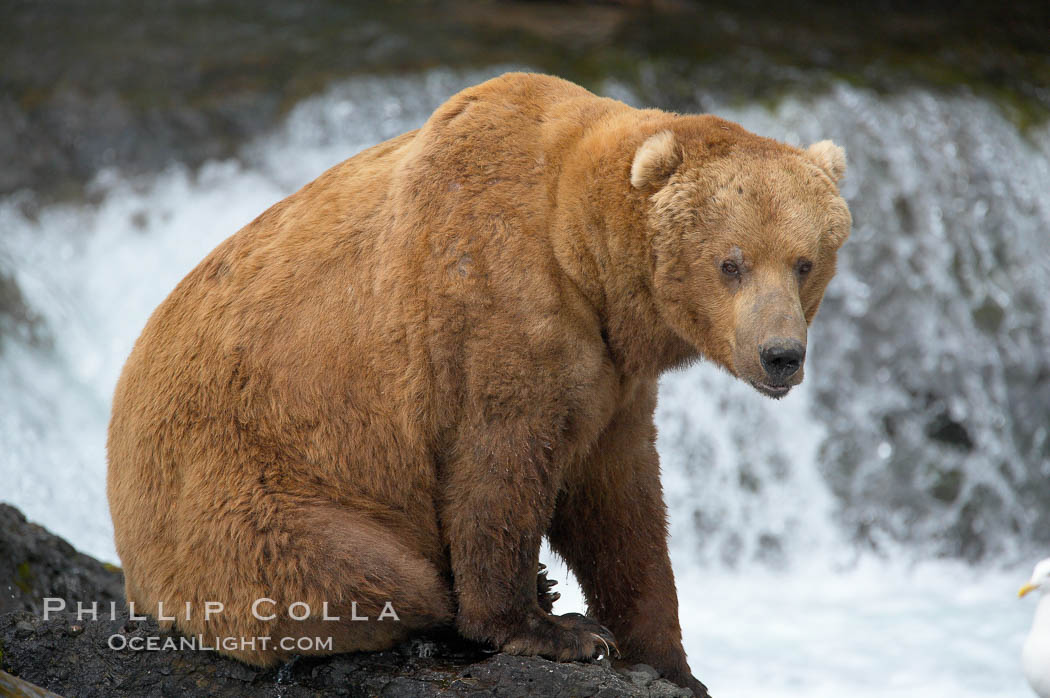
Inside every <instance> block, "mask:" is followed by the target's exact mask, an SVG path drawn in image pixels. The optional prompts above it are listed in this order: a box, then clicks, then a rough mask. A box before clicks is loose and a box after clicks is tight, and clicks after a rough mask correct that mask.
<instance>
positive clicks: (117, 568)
mask: <svg viewBox="0 0 1050 698" xmlns="http://www.w3.org/2000/svg"><path fill="white" fill-rule="evenodd" d="M102 569H104V570H106V571H107V572H116V573H117V574H120V573H122V572H123V571H124V570H122V569H121V568H120V566H119V565H114V564H113V563H112V562H103V563H102Z"/></svg>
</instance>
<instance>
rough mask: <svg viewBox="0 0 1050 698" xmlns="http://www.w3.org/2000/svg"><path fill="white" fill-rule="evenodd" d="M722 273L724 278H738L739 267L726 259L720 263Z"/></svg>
mask: <svg viewBox="0 0 1050 698" xmlns="http://www.w3.org/2000/svg"><path fill="white" fill-rule="evenodd" d="M722 273H723V274H725V275H726V276H732V277H734V278H736V277H738V276H740V267H739V266H737V263H736V262H730V261H729V260H728V259H727V260H726V261H724V262H722Z"/></svg>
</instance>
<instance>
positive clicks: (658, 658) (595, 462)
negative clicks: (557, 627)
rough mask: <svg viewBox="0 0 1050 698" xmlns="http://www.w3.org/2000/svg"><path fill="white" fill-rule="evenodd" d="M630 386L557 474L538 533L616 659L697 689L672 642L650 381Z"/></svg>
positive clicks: (678, 634) (673, 611)
mask: <svg viewBox="0 0 1050 698" xmlns="http://www.w3.org/2000/svg"><path fill="white" fill-rule="evenodd" d="M639 392H640V393H641V395H640V397H639V399H637V400H636V401H635V402H634V403H633V404H631V405H630V406H629V407H628V408H626V409H624V410H622V411H621V412H620V413H619V414H617V415H616V416H615V417H614V419H613V421H612V423H611V424H610V425H609V426H608V427H607V428H606V430H605V432H604V433H603V435H602V436H601V438H600V439H599V440H598V442H597V444H596V445H595V446H594V448H593V449H592V452H591V455H590V457H589V458H588V460H587V461H586V462H584V464H583V465H582V467H580V468H578V469H574V470H573V471H572V472H569V473H567V474H566V480H565V483H564V487H563V491H562V494H561V496H560V498H559V499H558V503H557V508H556V510H555V511H554V514H553V518H552V522H551V526H550V529H549V530H548V533H547V537H548V539H549V540H550V543H551V547H552V548H553V549H554V550H555V552H557V553H558V554H559V555H561V556H562V557H563V558H565V560H566V562H568V563H569V566H570V568H571V569H572V570H573V572H574V573H575V574H576V577H577V579H578V580H579V582H580V586H581V587H582V588H583V592H584V594H585V596H586V597H587V604H588V608H589V613H590V615H592V616H594V618H595V619H597V621H598V622H600V623H604V624H605V625H607V626H608V627H609V628H611V629H612V632H613V633H614V634H615V636H616V638H617V640H618V641H619V648H620V652H621V653H622V657H623V660H624V662H625V663H627V664H634V663H639V662H641V663H645V664H649V665H650V666H652V667H655V668H656V669H657V670H658V671H659V672H660V673H661V675H662V676H664V677H665V678H667V679H669V680H671V681H673V682H675V683H677V684H678V685H680V686H685V687H687V688H690V689H692V691H693V693H694V694H695V695H696V696H707V695H708V693H707V689H706V687H705V686H704V685H703V684H702V683H700V682H699V681H698V680H697V679H696V678H695V677H694V676H693V674H692V672H691V670H690V669H689V663H688V662H687V661H686V656H685V651H684V649H683V648H682V631H681V626H680V625H679V620H678V593H677V590H676V588H675V581H674V573H673V572H672V570H671V560H670V557H669V556H668V553H667V513H666V507H665V506H664V502H663V492H662V489H661V486H660V467H659V461H658V457H657V454H656V447H655V445H654V444H655V440H656V429H655V427H654V426H653V410H654V409H655V406H656V384H655V381H654V382H653V384H652V385H651V386H645V387H644V388H643V389H641V390H640V391H639Z"/></svg>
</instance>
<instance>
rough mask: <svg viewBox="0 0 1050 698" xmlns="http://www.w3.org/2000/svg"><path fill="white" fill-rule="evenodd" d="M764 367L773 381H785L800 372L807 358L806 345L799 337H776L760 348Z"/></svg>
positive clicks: (775, 382)
mask: <svg viewBox="0 0 1050 698" xmlns="http://www.w3.org/2000/svg"><path fill="white" fill-rule="evenodd" d="M759 356H760V357H761V359H762V368H764V369H765V370H766V375H768V376H769V379H770V381H771V382H772V383H774V384H777V383H783V382H784V381H786V380H787V379H788V378H791V376H793V375H795V374H796V373H798V370H799V369H800V368H801V367H802V362H803V361H804V360H805V358H806V345H805V344H803V343H802V342H800V341H798V340H797V339H775V340H773V341H772V342H769V343H767V344H765V345H764V346H762V348H761V349H760V350H759Z"/></svg>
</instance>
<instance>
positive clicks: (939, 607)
mask: <svg viewBox="0 0 1050 698" xmlns="http://www.w3.org/2000/svg"><path fill="white" fill-rule="evenodd" d="M504 69H506V67H504V66H499V67H492V68H488V69H482V70H469V71H457V70H450V69H434V70H430V71H425V72H420V73H412V74H407V75H399V76H386V77H368V76H362V77H357V78H353V79H350V80H348V81H344V82H340V83H338V84H336V85H334V86H332V87H330V88H329V89H328V90H327V91H326V92H324V93H322V94H320V95H318V96H315V97H312V98H309V99H306V100H304V101H302V102H300V103H299V104H298V105H297V106H295V107H294V108H293V109H291V110H290V112H289V113H288V114H287V117H286V118H285V119H284V121H283V122H282V123H281V125H280V126H279V127H278V128H276V129H274V130H272V131H270V132H268V133H266V134H265V135H263V136H259V137H257V138H255V139H254V140H252V141H251V142H249V143H248V144H246V145H244V146H243V148H242V149H241V151H240V152H239V154H238V157H237V158H236V159H228V160H212V161H208V162H206V163H205V164H204V165H203V166H201V167H199V168H193V169H191V168H188V167H186V166H184V165H180V164H179V163H178V162H174V163H173V164H172V165H170V166H169V167H168V168H167V169H165V170H163V171H161V172H159V173H157V174H155V175H151V176H147V177H143V176H137V175H136V176H130V175H128V174H126V173H124V172H122V171H121V170H120V169H117V168H110V169H103V170H101V171H99V172H98V174H97V175H96V176H95V177H94V178H93V180H92V181H91V183H90V185H89V196H88V199H89V200H88V201H87V202H84V201H80V202H74V203H69V202H66V203H62V202H56V203H47V204H39V203H35V202H32V201H31V200H30V199H29V198H27V197H26V196H25V195H24V194H12V195H9V196H8V197H7V198H5V199H2V200H0V230H2V231H3V234H2V236H0V272H3V275H0V281H3V282H4V283H3V284H2V285H0V293H4V292H6V293H8V294H14V295H17V298H18V302H19V303H18V306H19V307H20V308H22V310H21V311H20V317H17V318H12V317H11V316H3V315H0V322H6V323H7V325H6V326H5V328H6V331H5V332H4V333H3V336H2V337H0V340H2V344H0V385H2V386H4V388H3V389H2V390H0V442H2V443H3V448H2V450H0V480H2V481H3V482H4V487H3V488H2V489H0V493H2V494H0V496H2V498H3V499H4V500H5V501H9V502H11V503H13V504H15V505H17V506H18V507H20V508H21V509H22V510H23V511H24V512H25V513H26V515H27V516H28V517H29V518H30V519H31V520H34V521H36V522H38V523H40V524H42V525H44V526H47V527H48V528H50V529H52V530H53V531H55V532H56V533H58V534H60V535H62V536H64V537H66V538H67V539H69V540H70V541H71V542H72V543H73V544H74V545H76V546H77V547H78V548H80V549H82V550H84V551H86V552H88V553H90V554H93V555H95V556H98V557H100V558H102V559H105V560H111V561H114V562H116V561H117V557H116V553H115V551H114V549H113V543H112V529H111V526H110V523H109V515H108V509H107V506H106V498H105V450H104V445H105V430H106V423H107V419H108V410H109V404H110V400H111V393H112V390H113V387H114V384H115V382H116V379H117V376H118V374H119V371H120V368H121V365H122V363H123V361H124V359H125V358H126V356H127V354H128V353H129V351H130V349H131V346H132V343H133V342H134V340H135V338H136V337H137V335H138V333H139V332H140V331H141V329H142V326H143V325H144V323H145V321H146V319H147V317H148V316H149V314H150V312H151V311H152V310H153V308H154V307H156V305H157V304H158V303H159V302H160V301H161V300H162V299H163V298H164V297H165V295H166V294H167V293H168V292H169V291H170V290H171V289H172V288H173V287H174V285H175V284H176V283H177V282H178V281H179V280H180V279H181V278H182V277H183V276H184V275H185V274H186V273H187V272H188V271H189V270H190V269H191V268H192V267H193V266H194V265H195V264H196V263H197V262H198V261H199V260H200V259H201V258H202V257H203V256H204V255H205V254H206V253H207V252H208V251H210V250H211V249H212V248H213V247H214V246H215V245H217V244H218V243H219V242H220V241H221V240H223V239H224V238H225V237H227V236H228V235H230V234H232V233H233V232H234V231H236V230H237V229H238V228H239V227H240V226H242V225H243V224H245V223H246V222H248V221H249V220H251V219H252V218H253V217H254V216H255V215H257V214H258V213H259V212H261V211H262V210H264V209H265V208H266V207H268V206H269V205H271V204H272V203H274V202H276V201H277V200H279V199H280V198H282V197H284V196H286V195H287V194H289V193H290V192H292V191H294V190H295V189H296V188H298V187H299V186H301V185H302V184H304V183H306V182H308V181H310V180H311V179H313V178H314V177H316V176H317V175H319V174H320V173H321V172H322V171H323V170H324V169H326V168H327V167H329V166H331V165H333V164H335V163H337V162H339V161H341V160H343V159H345V158H347V157H349V156H351V155H353V154H354V153H355V152H357V151H359V150H361V149H362V148H365V147H367V146H370V145H372V144H374V143H377V142H379V141H382V140H384V139H386V138H389V137H392V136H394V135H397V134H399V133H401V132H404V131H406V130H408V129H411V128H415V127H417V126H418V125H420V124H421V123H422V122H423V121H424V120H425V118H426V117H427V115H428V114H429V113H430V111H431V110H432V109H433V108H434V107H436V106H437V105H438V104H440V103H441V102H442V101H443V100H444V99H445V98H447V97H448V96H449V95H451V94H452V93H453V92H455V91H456V90H458V89H460V88H462V87H464V86H467V85H469V84H472V83H475V82H478V81H480V80H482V79H484V78H486V77H489V76H491V75H495V74H498V73H499V72H502V71H503V70H504ZM601 91H602V92H604V93H605V94H608V95H610V96H614V97H616V98H619V99H622V100H624V101H627V102H629V103H633V104H636V105H639V106H641V105H642V102H643V101H644V99H643V97H641V96H639V95H638V94H637V92H636V90H635V89H634V88H632V87H631V86H629V85H627V84H625V83H619V82H616V81H613V80H608V81H606V82H605V83H604V84H603V85H602V86H601ZM683 99H684V101H685V102H686V103H687V104H690V103H691V104H693V105H696V106H694V109H695V108H697V106H698V107H702V108H703V110H706V111H711V112H713V113H717V114H719V115H720V116H723V117H726V118H729V119H732V120H735V121H739V122H740V123H742V124H743V125H744V126H745V127H746V128H748V129H750V130H752V131H755V132H757V133H759V134H762V135H766V136H771V137H774V138H778V139H780V140H784V141H787V142H789V143H792V144H796V145H806V144H809V143H811V142H813V141H817V140H821V139H823V138H831V139H833V140H835V141H836V142H837V143H839V144H841V145H843V146H844V147H845V149H846V152H847V155H848V158H849V171H848V173H847V178H846V180H845V181H844V182H843V185H842V192H843V195H844V196H845V197H846V199H847V200H848V201H849V203H850V207H851V210H852V212H853V216H854V229H853V233H852V236H851V239H850V240H849V241H848V242H847V244H846V246H845V247H844V248H843V251H842V252H841V254H840V270H839V273H838V275H837V276H836V278H835V279H834V280H833V282H832V284H831V286H830V288H829V289H828V293H827V296H826V299H825V301H824V305H823V306H822V309H821V312H820V313H819V315H818V317H817V320H816V322H815V323H814V326H813V329H812V331H811V338H810V348H809V360H808V362H807V370H806V375H807V378H806V382H805V384H804V385H803V386H802V387H801V388H800V389H798V390H796V391H795V392H793V393H792V394H791V395H790V396H789V397H787V398H786V399H784V400H782V401H778V402H774V401H770V400H768V399H766V398H763V397H762V396H760V395H758V394H757V393H756V392H755V391H754V390H752V389H751V388H749V387H747V386H745V385H742V384H739V383H738V382H736V381H734V380H733V379H731V378H730V377H729V376H727V375H725V374H724V373H722V372H720V371H718V370H717V369H715V368H713V367H712V366H709V365H706V364H703V363H701V364H698V365H695V366H693V367H691V368H689V369H687V370H684V371H680V372H676V373H673V374H669V375H667V376H666V377H665V378H664V379H663V382H662V386H661V395H660V404H659V408H658V425H659V430H660V432H659V442H658V447H659V450H660V453H661V457H662V462H663V469H664V488H665V493H666V498H667V501H668V505H669V510H670V519H671V529H672V554H673V560H674V565H675V569H676V573H677V575H678V585H679V594H680V597H681V605H682V613H681V617H682V625H683V630H684V634H685V639H686V647H687V651H688V652H689V655H690V657H691V661H692V665H693V668H694V671H695V673H696V674H697V675H698V676H699V677H700V678H701V679H702V680H704V681H705V682H706V683H707V684H708V685H709V686H710V687H711V688H712V690H713V691H714V692H715V693H716V695H718V696H723V697H725V696H755V695H762V696H807V697H808V698H812V697H813V696H855V697H861V698H862V697H864V696H886V695H893V696H955V697H959V696H1024V695H1026V691H1027V689H1026V687H1025V685H1024V682H1023V679H1022V678H1021V674H1020V666H1019V653H1020V644H1021V641H1022V639H1023V636H1024V634H1025V633H1026V632H1027V629H1028V623H1029V622H1030V617H1031V612H1032V611H1033V610H1034V608H1033V607H1034V604H1029V603H1025V602H1018V601H1016V600H1015V598H1014V592H1015V590H1016V587H1017V586H1018V585H1019V584H1020V583H1021V582H1022V581H1024V579H1025V578H1027V574H1028V572H1029V571H1030V565H1031V564H1032V563H1033V562H1034V561H1035V559H1036V558H1037V557H1044V556H1046V555H1047V554H1050V434H1048V426H1050V419H1048V417H1050V349H1048V347H1050V234H1048V231H1050V196H1048V194H1047V191H1048V182H1050V126H1048V125H1046V124H1042V125H1034V126H1029V127H1027V128H1025V129H1021V128H1019V127H1018V126H1017V125H1016V124H1015V122H1014V121H1012V120H1011V119H1009V118H1008V117H1007V115H1006V114H1005V113H1004V112H1003V110H1001V109H1000V108H999V107H997V106H996V105H995V104H994V103H992V102H991V101H989V100H987V99H985V98H983V97H978V96H974V95H972V94H969V93H967V92H965V91H956V92H952V93H947V94H943V93H942V94H937V95H934V94H932V93H930V92H928V91H924V90H922V89H918V88H915V89H904V90H901V91H897V92H895V93H893V94H890V95H886V94H878V93H876V92H874V91H872V90H870V89H867V88H864V87H858V86H852V85H850V84H848V83H846V82H839V83H835V84H833V85H832V86H831V87H830V89H827V90H823V91H821V92H819V93H817V94H812V95H806V96H803V95H801V94H789V95H786V96H784V97H782V98H781V99H778V100H776V101H775V103H769V102H763V103H759V102H748V101H740V100H724V101H723V100H720V99H719V98H718V97H717V96H711V95H710V94H707V93H704V92H703V90H702V89H701V88H697V89H696V93H695V94H692V95H686V96H685V97H684V98H683ZM690 100H691V101H690ZM546 557H547V558H548V561H549V564H550V565H551V566H552V567H553V568H554V572H553V573H552V576H553V577H555V578H559V579H563V580H565V581H563V582H562V584H563V586H564V587H565V588H566V591H565V593H564V598H563V599H562V601H560V602H559V604H558V609H557V610H559V611H560V612H567V611H570V610H577V609H579V610H582V600H581V599H580V596H579V592H578V589H576V588H575V586H574V585H573V583H572V581H571V579H565V578H566V575H567V572H566V571H565V570H564V567H563V566H561V565H560V564H559V563H558V562H557V561H554V560H550V559H549V557H550V556H549V555H547V556H546Z"/></svg>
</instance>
